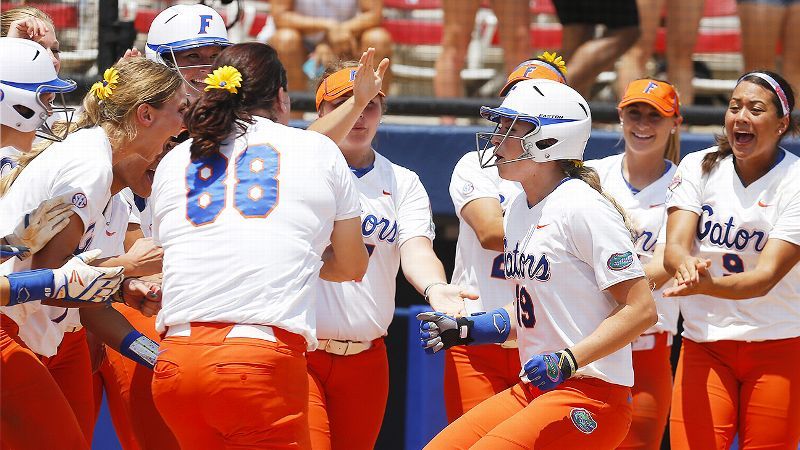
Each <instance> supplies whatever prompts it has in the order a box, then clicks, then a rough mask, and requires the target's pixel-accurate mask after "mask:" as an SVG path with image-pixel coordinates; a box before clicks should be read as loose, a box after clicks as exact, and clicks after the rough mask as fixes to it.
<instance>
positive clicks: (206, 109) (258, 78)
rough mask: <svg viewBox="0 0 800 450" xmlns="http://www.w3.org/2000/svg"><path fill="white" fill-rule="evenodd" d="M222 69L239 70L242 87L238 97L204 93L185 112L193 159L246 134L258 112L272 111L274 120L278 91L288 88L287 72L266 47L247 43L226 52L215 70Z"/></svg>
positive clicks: (214, 91)
mask: <svg viewBox="0 0 800 450" xmlns="http://www.w3.org/2000/svg"><path fill="white" fill-rule="evenodd" d="M223 66H232V67H234V68H236V70H238V71H239V73H240V74H241V75H242V85H241V87H239V88H238V90H237V92H236V93H233V92H228V91H227V90H224V89H209V90H208V91H204V92H203V93H202V94H201V95H200V98H199V99H198V100H197V102H195V104H194V105H192V106H191V107H190V108H189V110H188V111H186V115H185V116H184V119H183V120H184V123H185V124H186V129H187V130H188V131H189V136H190V137H191V138H192V145H191V154H192V159H199V158H204V157H207V156H210V155H212V154H214V153H215V152H217V151H219V147H220V144H221V143H222V141H224V140H225V139H227V138H228V136H230V135H231V133H237V134H240V133H243V132H244V131H245V130H246V128H247V124H249V123H253V116H252V113H253V112H254V111H255V110H265V111H273V113H272V117H269V118H270V119H272V120H275V115H274V107H275V102H276V101H277V99H278V91H279V90H280V89H281V88H283V89H284V90H286V88H287V86H286V81H287V78H286V69H284V68H283V64H281V62H280V60H278V54H277V52H276V51H275V49H274V48H272V47H270V46H269V45H267V44H261V43H257V42H248V43H244V44H236V45H232V46H230V47H227V48H225V49H224V50H223V51H222V52H220V54H219V56H217V58H216V60H215V61H214V67H213V69H217V68H219V67H223Z"/></svg>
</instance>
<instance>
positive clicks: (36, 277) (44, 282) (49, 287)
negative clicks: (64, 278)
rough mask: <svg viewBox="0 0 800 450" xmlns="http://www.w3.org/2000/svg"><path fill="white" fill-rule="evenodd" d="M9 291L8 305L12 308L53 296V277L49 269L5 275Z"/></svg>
mask: <svg viewBox="0 0 800 450" xmlns="http://www.w3.org/2000/svg"><path fill="white" fill-rule="evenodd" d="M6 278H7V279H8V285H9V288H10V289H9V290H10V291H11V295H10V298H9V299H8V305H6V306H14V305H18V304H20V303H25V302H30V301H33V300H43V299H46V298H49V297H50V296H52V295H53V283H54V280H55V277H54V275H53V271H52V270H50V269H38V270H27V271H25V272H16V273H11V274H8V275H6Z"/></svg>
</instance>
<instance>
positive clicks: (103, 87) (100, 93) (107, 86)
mask: <svg viewBox="0 0 800 450" xmlns="http://www.w3.org/2000/svg"><path fill="white" fill-rule="evenodd" d="M118 83H119V72H117V69H115V68H114V67H111V68H108V69H106V71H105V72H103V80H102V81H98V82H96V83H94V84H93V85H92V88H91V89H90V90H89V92H91V93H92V94H94V95H96V96H97V98H98V99H100V100H106V99H107V98H109V97H111V94H112V93H113V92H114V89H116V88H117V84H118Z"/></svg>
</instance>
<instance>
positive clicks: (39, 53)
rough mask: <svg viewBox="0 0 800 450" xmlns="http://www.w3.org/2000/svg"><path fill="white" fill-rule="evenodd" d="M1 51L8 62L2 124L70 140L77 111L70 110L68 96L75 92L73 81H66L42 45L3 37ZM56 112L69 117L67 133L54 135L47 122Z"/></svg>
mask: <svg viewBox="0 0 800 450" xmlns="http://www.w3.org/2000/svg"><path fill="white" fill-rule="evenodd" d="M0 52H1V53H2V57H3V59H4V61H5V64H4V65H3V71H2V80H0V121H1V122H2V124H3V125H5V126H7V127H10V128H13V129H15V130H17V131H21V132H23V133H29V132H32V131H36V134H37V136H39V137H42V138H45V139H49V140H54V141H60V140H63V139H64V138H65V137H66V134H67V130H68V128H69V123H70V122H71V121H72V113H73V112H74V110H75V109H74V108H71V107H68V106H67V104H66V101H65V99H64V95H63V94H64V93H65V92H70V91H73V90H75V88H76V84H75V82H74V81H72V80H62V79H60V78H58V76H57V75H56V71H55V68H54V67H53V63H52V61H51V60H50V58H48V57H46V55H47V53H46V51H45V50H44V48H43V47H41V46H40V45H39V44H37V43H35V42H33V41H30V40H27V39H15V38H2V39H0ZM44 94H55V98H54V99H53V101H55V99H56V98H57V99H59V100H60V102H59V103H60V104H59V105H58V106H53V104H52V102H50V101H47V102H45V101H43V100H42V96H43V95H44ZM54 113H58V114H59V115H62V114H63V115H65V117H64V119H66V120H67V122H68V123H67V127H65V129H64V131H63V133H60V134H59V135H57V134H56V133H54V132H53V130H52V128H51V127H50V125H49V124H47V123H46V120H47V119H48V118H49V117H50V116H52V115H53V114H54Z"/></svg>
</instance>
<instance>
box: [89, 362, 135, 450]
mask: <svg viewBox="0 0 800 450" xmlns="http://www.w3.org/2000/svg"><path fill="white" fill-rule="evenodd" d="M114 356H119V357H120V358H124V357H123V356H121V355H119V354H118V353H117V352H112V351H111V350H106V357H105V358H104V359H103V362H102V363H101V365H100V369H99V370H98V371H97V372H95V373H94V376H93V377H92V378H93V380H94V402H95V415H94V420H95V423H97V418H98V416H99V415H100V406H101V403H102V400H103V391H105V393H106V401H107V402H108V411H109V413H110V415H111V422H112V423H113V424H114V431H116V434H117V439H119V443H120V445H121V446H122V448H123V450H139V449H140V447H139V443H138V442H136V437H135V436H134V434H133V429H132V422H133V421H132V420H131V417H130V410H129V408H128V405H127V404H126V402H125V400H124V399H123V396H122V392H123V390H124V389H125V388H124V387H123V385H122V382H123V381H124V380H120V379H118V377H117V374H116V373H115V372H114V368H113V367H112V365H111V363H109V361H108V360H109V358H113V357H114ZM131 362H132V361H131ZM134 364H135V363H134Z"/></svg>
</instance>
